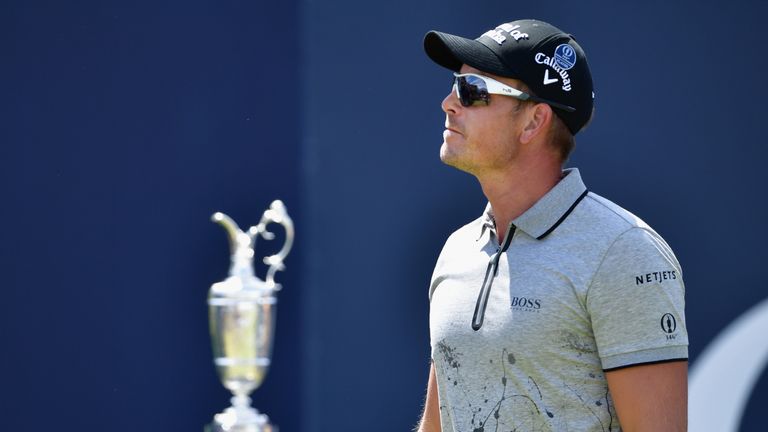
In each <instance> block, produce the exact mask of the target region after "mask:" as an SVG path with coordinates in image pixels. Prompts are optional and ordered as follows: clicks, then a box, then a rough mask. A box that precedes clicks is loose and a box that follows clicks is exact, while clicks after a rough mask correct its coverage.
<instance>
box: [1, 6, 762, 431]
mask: <svg viewBox="0 0 768 432" xmlns="http://www.w3.org/2000/svg"><path fill="white" fill-rule="evenodd" d="M766 12H768V6H764V5H761V4H758V3H754V2H744V3H738V2H728V3H726V2H701V1H696V2H694V1H684V2H676V3H671V2H644V3H642V4H608V3H603V2H579V3H576V2H561V1H553V2H548V3H546V4H544V3H540V4H536V5H533V4H510V3H508V2H501V1H495V0H494V1H488V2H482V3H478V2H474V3H472V2H466V1H465V2H458V1H453V0H451V1H435V0H430V1H424V2H413V3H411V2H406V1H402V0H393V1H389V2H359V1H352V0H338V1H335V2H315V1H303V2H290V1H286V2H256V1H234V0H232V1H217V2H204V1H194V0H193V1H185V2H181V1H164V2H146V1H145V2H141V1H138V2H116V1H81V2H76V3H61V2H53V1H38V2H36V1H23V2H22V1H16V2H12V1H10V2H9V1H5V2H2V3H0V114H2V117H0V118H1V120H0V176H1V177H0V187H1V188H2V189H1V192H2V195H1V196H2V201H1V203H2V204H1V205H2V212H0V214H2V216H0V222H2V223H1V224H0V226H1V227H2V228H0V235H1V236H2V237H0V244H2V248H0V254H2V256H0V270H1V272H0V274H1V275H2V282H0V286H1V287H2V294H3V296H2V299H1V300H0V307H2V309H0V311H1V312H2V313H0V336H1V337H2V342H3V345H2V351H0V354H1V355H0V370H2V371H3V372H4V373H3V374H2V375H3V378H2V381H1V382H2V384H0V386H1V387H2V392H0V418H2V422H3V425H4V428H5V429H9V430H19V431H42V430H49V429H55V430H80V429H82V430H109V431H134V430H148V431H149V430H158V431H159V430H201V428H202V425H203V424H204V423H206V422H208V421H210V419H211V418H212V416H213V414H214V413H215V412H218V411H220V410H221V409H222V408H224V407H225V406H226V405H227V403H228V395H227V393H226V391H225V390H224V389H223V387H221V385H220V384H219V382H218V378H217V377H216V374H215V370H214V368H213V365H212V362H211V353H210V347H209V340H208V327H207V310H206V304H205V297H206V293H207V290H208V287H209V286H210V284H211V283H213V282H216V281H218V280H221V279H223V278H224V277H225V276H226V271H227V265H228V245H227V240H226V237H225V234H224V231H223V230H221V229H220V228H219V227H217V226H215V225H213V224H211V223H210V222H209V220H208V218H209V216H210V214H211V213H213V212H214V211H217V210H221V211H224V212H226V213H228V214H230V215H231V216H232V217H234V218H235V219H236V220H237V221H238V222H240V223H241V225H249V224H253V223H256V222H257V221H258V219H259V217H260V215H261V212H262V211H263V210H264V209H266V207H267V206H268V205H269V202H270V201H271V200H272V199H275V198H280V199H282V200H283V201H284V202H285V203H286V206H287V207H288V210H289V212H290V214H291V215H292V216H293V218H294V220H295V223H296V232H297V240H296V244H295V249H294V252H292V255H291V256H289V258H288V260H287V262H286V264H287V269H286V271H285V272H284V273H281V274H279V276H278V280H279V281H280V282H281V283H282V284H283V285H284V290H283V291H282V292H281V293H280V306H279V307H280V309H279V312H278V328H277V336H276V343H275V353H274V366H273V368H272V370H271V372H270V374H269V376H268V378H267V380H266V382H265V384H264V386H263V387H262V388H261V389H259V390H258V391H257V392H255V393H254V395H253V398H254V405H255V406H257V407H258V408H260V409H261V410H262V411H264V412H266V413H268V414H269V415H270V417H271V418H272V419H273V420H274V422H275V423H277V424H279V425H280V427H281V430H283V431H285V432H291V431H357V430H366V431H387V432H388V431H394V430H408V429H409V428H410V427H411V426H412V425H413V424H415V422H416V421H417V420H418V417H419V414H420V409H421V403H422V400H423V396H424V390H425V388H426V379H427V372H428V361H429V339H428V320H427V311H428V304H427V284H428V281H429V276H430V274H431V272H432V264H433V263H434V260H435V259H436V257H437V254H438V252H439V250H440V248H441V246H442V242H443V240H444V239H445V238H446V237H447V235H448V234H449V233H450V232H451V231H452V230H454V229H456V228H458V227H459V226H461V225H462V224H463V223H465V222H466V221H468V220H470V219H473V218H475V217H477V215H478V214H479V213H480V212H481V211H482V208H483V206H484V199H483V197H482V194H481V192H480V189H479V187H478V186H477V182H476V181H475V180H474V179H473V178H472V177H470V176H467V175H466V174H463V173H460V172H457V171H454V170H452V169H449V168H447V167H444V166H443V165H442V164H441V163H440V162H439V159H438V148H439V144H440V142H441V133H442V124H443V113H442V112H441V111H440V107H439V103H440V101H441V100H442V98H443V97H444V95H445V93H446V92H447V91H449V85H450V74H449V73H448V72H447V71H445V70H442V69H440V68H439V67H438V66H436V65H434V64H432V63H431V62H430V61H429V60H428V59H427V58H426V57H425V56H424V54H423V52H422V48H421V38H422V37H423V35H424V33H425V32H426V31H428V30H430V29H433V28H434V29H440V30H444V31H448V32H452V33H456V34H461V35H465V36H471V37H476V36H478V35H479V34H481V33H483V32H484V31H486V30H488V29H489V28H491V27H493V26H495V25H496V24H499V23H502V22H506V21H510V20H513V19H518V18H530V17H536V18H539V19H543V20H546V21H549V22H552V23H553V24H555V25H557V26H559V27H561V28H563V29H565V30H567V31H569V32H571V33H573V34H574V35H575V36H576V38H577V39H578V40H579V42H580V43H581V44H582V46H583V47H584V48H585V50H586V52H587V55H588V57H589V60H590V64H591V67H592V71H593V77H594V80H595V90H596V94H597V102H596V105H597V111H596V117H595V120H594V122H593V123H592V125H591V126H590V127H589V129H587V130H586V131H585V132H583V133H581V134H579V136H578V137H577V143H578V144H577V149H576V153H575V154H574V156H573V158H572V160H571V163H570V165H571V166H577V167H579V168H580V169H581V171H582V175H583V177H584V179H585V181H586V182H587V185H588V186H589V188H590V189H591V190H594V191H595V192H597V193H599V194H601V195H603V196H606V197H608V198H610V199H612V200H614V201H615V202H617V203H618V204H620V205H622V206H624V207H626V208H627V209H629V210H631V211H633V212H635V213H636V214H638V215H640V216H641V217H642V218H644V219H645V220H646V221H647V222H648V223H650V224H651V225H652V226H654V227H655V228H656V229H657V231H659V232H660V233H661V234H662V235H663V236H664V237H665V238H666V239H667V241H668V242H669V243H670V244H671V245H672V247H673V248H674V250H675V252H676V254H677V256H678V258H679V260H680V261H681V263H682V265H683V268H684V271H685V279H686V285H687V301H688V303H687V314H688V327H689V329H690V339H691V346H690V352H691V358H692V360H693V362H694V363H695V359H696V356H697V355H698V354H699V353H700V352H701V351H702V350H703V349H704V347H705V346H706V345H707V343H708V342H709V341H710V340H711V339H712V338H713V337H714V336H715V335H716V334H717V333H718V332H719V331H720V330H721V329H722V328H723V327H724V326H726V325H727V324H728V323H729V322H731V321H732V320H733V319H735V318H736V317H737V316H738V315H740V314H741V313H742V312H744V311H745V310H746V309H748V308H749V307H750V306H751V305H753V304H755V303H757V302H758V301H760V300H762V299H764V298H765V297H766V294H765V292H766V291H765V286H764V282H763V281H764V277H763V275H762V270H763V267H764V266H763V263H764V262H765V258H766V256H765V252H764V244H765V243H766V240H767V239H766V228H765V224H764V223H763V221H764V220H766V216H768V214H767V213H768V211H767V210H768V209H766V205H765V202H764V199H763V196H764V192H763V189H764V186H765V181H764V180H763V176H762V172H761V171H762V165H763V161H764V160H765V158H766V153H768V152H766V150H765V132H764V126H765V121H764V119H763V116H764V114H765V112H766V110H765V108H764V101H766V100H768V88H767V86H766V78H765V76H764V74H765V71H766V70H768V68H766V66H768V65H767V64H766V59H765V56H762V55H761V51H760V49H761V45H760V44H761V42H760V38H761V37H762V31H761V28H762V25H763V16H765V13H766ZM270 246H271V245H269V244H268V243H266V242H262V243H260V244H259V248H260V249H259V250H257V254H261V255H266V254H268V253H272V252H273V250H274V249H272V250H270V249H269V248H270ZM767 403H768V379H767V378H766V376H765V374H764V375H763V377H762V378H761V381H760V383H758V385H757V387H756V390H755V392H754V393H753V395H752V399H751V401H750V405H749V407H748V408H747V411H746V413H745V419H746V420H745V422H744V424H743V425H742V430H745V431H750V430H753V431H757V430H762V429H761V426H762V423H758V421H759V416H757V414H758V410H759V408H760V407H764V406H765V405H766V404H767Z"/></svg>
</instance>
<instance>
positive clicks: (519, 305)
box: [512, 297, 541, 312]
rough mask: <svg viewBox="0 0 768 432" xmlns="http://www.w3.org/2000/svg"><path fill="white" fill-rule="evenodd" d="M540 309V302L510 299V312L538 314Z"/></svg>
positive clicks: (516, 298)
mask: <svg viewBox="0 0 768 432" xmlns="http://www.w3.org/2000/svg"><path fill="white" fill-rule="evenodd" d="M540 309H541V300H539V299H535V298H526V297H512V310H519V311H523V312H538V311H539V310H540Z"/></svg>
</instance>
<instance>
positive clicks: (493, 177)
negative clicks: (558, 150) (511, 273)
mask: <svg viewBox="0 0 768 432" xmlns="http://www.w3.org/2000/svg"><path fill="white" fill-rule="evenodd" d="M561 176H562V167H561V166H560V163H559V161H557V160H555V159H553V158H546V157H539V158H535V159H533V160H527V161H520V162H519V163H517V162H516V163H514V164H513V165H512V166H509V167H507V168H505V169H504V170H503V171H500V172H493V173H484V174H482V175H478V176H477V179H478V180H479V181H480V186H481V187H482V189H483V193H484V194H485V196H486V198H488V201H489V202H490V203H491V207H492V208H493V216H494V219H495V220H496V233H497V237H498V240H499V243H501V242H502V241H503V239H504V236H505V235H506V232H507V228H508V227H509V223H510V222H511V221H512V220H513V219H515V218H517V217H518V216H520V215H521V214H523V213H525V211H526V210H528V209H529V208H531V207H532V206H533V205H534V204H535V203H536V202H537V201H538V200H539V199H541V197H543V196H544V195H545V194H546V193H547V192H549V190H550V189H552V188H553V187H554V186H555V185H556V184H557V182H558V181H560V178H561Z"/></svg>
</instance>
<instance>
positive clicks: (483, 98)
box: [453, 73, 576, 112]
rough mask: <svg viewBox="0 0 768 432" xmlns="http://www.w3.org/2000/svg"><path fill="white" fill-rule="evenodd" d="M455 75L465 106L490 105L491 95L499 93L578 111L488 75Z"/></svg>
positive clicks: (564, 109) (455, 87)
mask: <svg viewBox="0 0 768 432" xmlns="http://www.w3.org/2000/svg"><path fill="white" fill-rule="evenodd" d="M453 76H454V78H453V88H454V89H456V96H457V97H458V98H459V101H460V102H461V105H462V106H465V107H471V106H478V105H488V104H489V103H490V102H491V95H492V94H499V95H504V96H512V97H513V98H515V99H520V100H522V101H534V102H539V103H545V104H547V105H550V106H552V107H554V108H559V109H561V110H563V111H567V112H574V111H576V109H575V108H573V107H571V106H568V105H563V104H560V103H557V102H553V101H551V100H547V99H542V98H540V97H536V96H533V95H531V94H528V93H526V92H523V91H520V90H518V89H516V88H512V87H510V86H508V85H506V84H503V83H500V82H498V81H496V80H495V79H493V78H488V77H486V76H482V75H477V74H471V73H466V74H458V73H454V74H453Z"/></svg>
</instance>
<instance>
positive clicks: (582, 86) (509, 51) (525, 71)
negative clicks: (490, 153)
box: [424, 20, 594, 135]
mask: <svg viewBox="0 0 768 432" xmlns="http://www.w3.org/2000/svg"><path fill="white" fill-rule="evenodd" d="M424 50H425V51H426V52H427V55H428V56H429V58H431V59H432V60H433V61H434V62H435V63H437V64H439V65H441V66H443V67H445V68H448V69H450V70H453V71H456V72H458V71H459V69H461V65H462V64H466V65H469V66H472V67H473V68H476V69H479V70H481V71H484V72H488V73H492V74H494V75H499V76H503V77H508V78H514V79H518V80H520V81H522V82H524V83H525V84H526V85H527V86H528V87H529V88H530V89H531V91H532V92H533V93H534V94H535V95H536V96H539V97H541V98H544V99H548V100H551V101H555V102H558V103H560V104H563V105H566V106H569V107H573V108H574V111H572V112H567V111H565V110H562V109H559V108H555V107H553V110H554V112H555V113H556V114H557V115H558V116H559V117H560V118H561V119H562V120H563V122H564V123H565V125H566V126H567V127H568V129H569V130H570V131H571V133H572V134H574V135H575V134H576V133H577V132H578V131H580V130H581V129H582V128H583V127H584V125H586V124H587V122H588V121H589V119H590V117H591V116H592V108H593V106H594V103H593V99H594V93H593V89H592V74H591V73H590V71H589V65H588V64H587V58H586V56H585V55H584V51H583V50H582V49H581V46H579V44H578V43H576V40H575V39H574V38H573V36H571V35H569V34H567V33H564V32H563V31H562V30H560V29H558V28H557V27H555V26H553V25H551V24H547V23H545V22H543V21H537V20H518V21H512V22H509V23H505V24H501V25H499V26H498V27H496V28H495V29H492V30H489V31H487V32H485V33H483V34H482V35H481V36H480V37H478V38H477V39H475V40H472V39H466V38H463V37H460V36H455V35H451V34H448V33H442V32H438V31H430V32H429V33H427V35H426V36H425V37H424Z"/></svg>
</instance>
